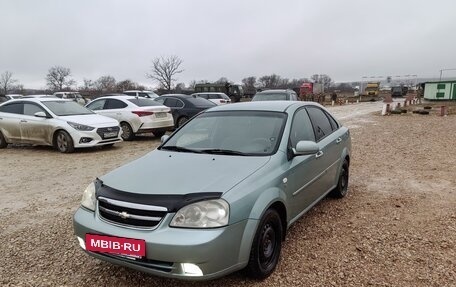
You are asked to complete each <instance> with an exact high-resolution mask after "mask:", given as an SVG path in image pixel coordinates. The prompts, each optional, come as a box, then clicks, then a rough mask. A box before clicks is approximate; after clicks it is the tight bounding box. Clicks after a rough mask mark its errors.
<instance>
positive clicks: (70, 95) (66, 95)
mask: <svg viewBox="0 0 456 287" xmlns="http://www.w3.org/2000/svg"><path fill="white" fill-rule="evenodd" d="M54 96H56V97H57V98H61V99H68V100H72V101H75V102H76V103H78V104H80V105H85V104H87V101H86V99H84V97H82V96H81V94H80V93H78V92H56V93H54Z"/></svg>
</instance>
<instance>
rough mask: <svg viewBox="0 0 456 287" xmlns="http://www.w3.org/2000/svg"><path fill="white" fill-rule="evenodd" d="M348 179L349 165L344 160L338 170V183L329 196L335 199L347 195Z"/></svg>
mask: <svg viewBox="0 0 456 287" xmlns="http://www.w3.org/2000/svg"><path fill="white" fill-rule="evenodd" d="M348 178H349V165H348V161H347V160H344V163H343V164H342V168H341V170H340V175H339V181H338V182H337V186H336V188H334V189H333V190H332V191H331V196H332V197H335V198H342V197H345V196H346V195H347V193H348Z"/></svg>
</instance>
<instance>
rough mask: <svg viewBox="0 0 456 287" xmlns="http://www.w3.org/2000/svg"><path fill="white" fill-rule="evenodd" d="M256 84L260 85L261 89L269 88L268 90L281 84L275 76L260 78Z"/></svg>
mask: <svg viewBox="0 0 456 287" xmlns="http://www.w3.org/2000/svg"><path fill="white" fill-rule="evenodd" d="M287 81H288V80H287ZM258 82H259V83H260V84H261V86H262V87H263V88H269V89H274V88H277V87H279V86H280V85H281V84H283V82H282V80H281V78H280V76H279V75H276V74H272V75H268V76H262V77H261V78H259V79H258Z"/></svg>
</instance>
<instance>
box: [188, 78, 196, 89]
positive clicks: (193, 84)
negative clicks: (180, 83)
mask: <svg viewBox="0 0 456 287" xmlns="http://www.w3.org/2000/svg"><path fill="white" fill-rule="evenodd" d="M195 86H196V81H195V80H193V81H190V83H188V87H189V88H190V89H192V90H194V89H195Z"/></svg>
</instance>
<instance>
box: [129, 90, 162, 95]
mask: <svg viewBox="0 0 456 287" xmlns="http://www.w3.org/2000/svg"><path fill="white" fill-rule="evenodd" d="M123 92H124V93H133V92H143V93H154V92H153V91H149V90H128V91H123ZM154 94H155V93H154Z"/></svg>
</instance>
